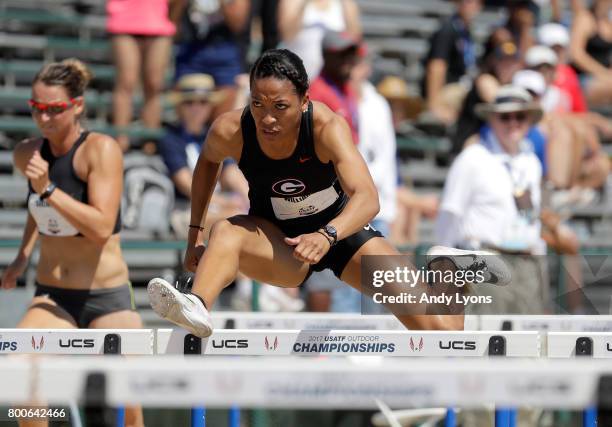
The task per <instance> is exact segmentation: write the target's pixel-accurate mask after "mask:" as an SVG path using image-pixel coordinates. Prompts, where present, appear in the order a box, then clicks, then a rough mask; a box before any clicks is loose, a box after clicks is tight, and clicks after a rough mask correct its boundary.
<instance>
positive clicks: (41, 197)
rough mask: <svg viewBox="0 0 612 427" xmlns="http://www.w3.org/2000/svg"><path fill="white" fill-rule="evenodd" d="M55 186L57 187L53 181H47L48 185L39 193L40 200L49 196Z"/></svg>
mask: <svg viewBox="0 0 612 427" xmlns="http://www.w3.org/2000/svg"><path fill="white" fill-rule="evenodd" d="M56 188H57V185H55V183H53V182H51V183H49V185H47V188H45V191H43V192H42V193H40V196H39V198H40V200H45V199H47V198H49V196H51V194H52V193H53V192H54V191H55V189H56Z"/></svg>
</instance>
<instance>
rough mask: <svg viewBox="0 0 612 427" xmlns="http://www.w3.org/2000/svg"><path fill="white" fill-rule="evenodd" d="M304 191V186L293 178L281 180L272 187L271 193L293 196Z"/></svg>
mask: <svg viewBox="0 0 612 427" xmlns="http://www.w3.org/2000/svg"><path fill="white" fill-rule="evenodd" d="M305 189H306V184H304V183H303V182H302V181H300V180H299V179H294V178H287V179H283V180H282V181H278V182H276V183H274V184H273V185H272V191H274V192H275V193H276V194H280V195H281V196H295V195H297V194H300V193H302V192H303V191H304V190H305Z"/></svg>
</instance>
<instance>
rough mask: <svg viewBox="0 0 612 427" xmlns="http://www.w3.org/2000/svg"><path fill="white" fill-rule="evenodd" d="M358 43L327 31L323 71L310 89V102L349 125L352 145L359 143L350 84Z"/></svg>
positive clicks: (324, 38) (355, 98) (357, 120)
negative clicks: (332, 113) (321, 104)
mask: <svg viewBox="0 0 612 427" xmlns="http://www.w3.org/2000/svg"><path fill="white" fill-rule="evenodd" d="M359 44H360V41H359V40H358V39H356V38H355V37H353V36H352V35H351V34H350V33H347V32H343V33H340V32H337V31H327V32H326V33H325V36H324V37H323V43H322V46H323V68H322V69H321V74H319V76H318V77H317V78H316V79H315V80H314V81H313V82H312V84H311V85H310V98H311V99H312V100H313V101H320V102H322V103H324V104H326V105H327V106H328V107H329V108H330V109H331V110H332V111H334V112H335V113H336V114H340V115H341V116H342V117H343V118H344V119H345V120H346V121H347V123H348V124H349V126H350V128H351V133H352V135H353V142H354V143H355V144H357V143H358V142H359V112H358V101H357V95H356V94H355V91H354V89H353V87H352V85H351V84H350V78H351V73H352V72H353V69H354V68H355V65H356V63H357V60H358V50H359Z"/></svg>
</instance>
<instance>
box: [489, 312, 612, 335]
mask: <svg viewBox="0 0 612 427" xmlns="http://www.w3.org/2000/svg"><path fill="white" fill-rule="evenodd" d="M477 318H478V322H477V323H478V329H479V330H483V331H487V330H491V331H506V330H514V331H554V332H612V316H609V315H605V316H603V315H601V316H600V315H595V316H589V315H580V316H573V315H537V316H533V315H529V316H526V315H514V316H504V315H480V316H477Z"/></svg>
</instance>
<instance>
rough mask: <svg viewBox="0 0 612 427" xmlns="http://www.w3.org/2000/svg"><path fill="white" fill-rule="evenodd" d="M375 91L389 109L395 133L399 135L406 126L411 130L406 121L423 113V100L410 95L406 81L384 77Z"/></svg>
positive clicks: (394, 77) (393, 77)
mask: <svg viewBox="0 0 612 427" xmlns="http://www.w3.org/2000/svg"><path fill="white" fill-rule="evenodd" d="M377 89H378V92H379V93H380V94H381V95H382V96H384V97H385V99H386V100H387V102H388V103H389V106H390V107H391V114H392V115H393V127H394V128H395V131H396V132H397V133H399V134H401V133H402V129H403V128H404V127H406V126H405V125H406V124H408V126H407V127H408V128H409V129H412V125H410V124H409V123H408V121H410V120H414V119H416V118H417V117H418V115H419V114H420V113H421V112H422V111H423V108H424V105H423V99H422V98H421V97H419V96H417V95H416V94H411V93H410V89H409V88H408V84H407V83H406V81H405V80H404V79H402V78H401V77H398V76H386V77H385V78H383V79H382V80H381V81H380V83H378V85H377Z"/></svg>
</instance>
